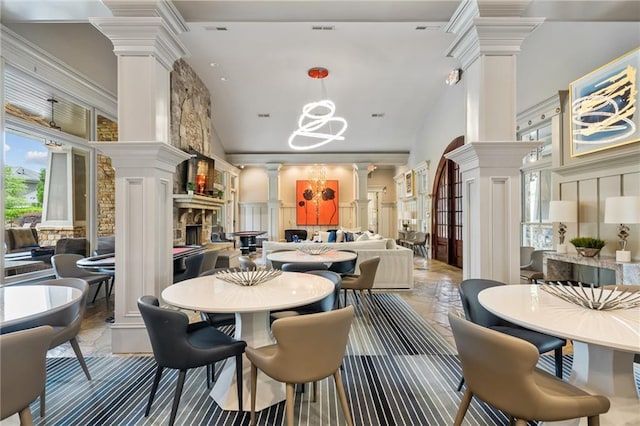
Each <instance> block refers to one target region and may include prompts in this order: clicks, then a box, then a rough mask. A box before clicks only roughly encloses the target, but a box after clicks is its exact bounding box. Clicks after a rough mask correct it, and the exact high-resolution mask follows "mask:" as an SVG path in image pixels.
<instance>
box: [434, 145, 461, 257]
mask: <svg viewBox="0 0 640 426" xmlns="http://www.w3.org/2000/svg"><path fill="white" fill-rule="evenodd" d="M462 145H464V136H459V137H457V138H456V139H454V140H453V141H452V142H451V143H450V144H449V146H447V148H446V149H445V151H444V153H443V155H442V157H441V158H440V162H439V163H438V168H437V170H436V174H435V178H434V181H433V192H432V199H433V203H432V205H433V215H432V217H433V226H432V228H431V229H432V230H433V236H432V241H431V247H433V249H432V256H433V257H434V258H435V259H437V260H440V261H442V262H445V263H448V264H449V265H453V266H457V267H458V268H462V174H461V173H460V168H459V167H458V164H457V163H456V162H454V161H451V160H448V159H447V158H445V156H444V154H447V153H449V152H451V151H453V150H454V149H456V148H459V147H461V146H462Z"/></svg>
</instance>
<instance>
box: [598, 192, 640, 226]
mask: <svg viewBox="0 0 640 426" xmlns="http://www.w3.org/2000/svg"><path fill="white" fill-rule="evenodd" d="M604 223H618V224H623V223H624V224H629V223H640V196H625V197H609V198H607V199H606V200H605V203H604Z"/></svg>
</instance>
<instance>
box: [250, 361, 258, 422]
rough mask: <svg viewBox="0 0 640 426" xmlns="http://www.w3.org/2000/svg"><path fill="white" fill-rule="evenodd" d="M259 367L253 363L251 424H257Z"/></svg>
mask: <svg viewBox="0 0 640 426" xmlns="http://www.w3.org/2000/svg"><path fill="white" fill-rule="evenodd" d="M257 385H258V367H256V366H255V365H254V364H253V363H251V426H255V425H256V388H257V387H258V386H257Z"/></svg>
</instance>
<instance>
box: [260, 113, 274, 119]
mask: <svg viewBox="0 0 640 426" xmlns="http://www.w3.org/2000/svg"><path fill="white" fill-rule="evenodd" d="M269 117H271V114H269V113H268V112H266V113H258V118H269Z"/></svg>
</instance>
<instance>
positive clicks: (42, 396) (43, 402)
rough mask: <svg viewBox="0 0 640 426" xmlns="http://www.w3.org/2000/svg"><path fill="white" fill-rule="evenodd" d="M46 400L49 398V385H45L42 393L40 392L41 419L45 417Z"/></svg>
mask: <svg viewBox="0 0 640 426" xmlns="http://www.w3.org/2000/svg"><path fill="white" fill-rule="evenodd" d="M46 398H47V385H46V384H45V386H44V388H43V389H42V392H40V417H44V416H45V407H46Z"/></svg>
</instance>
